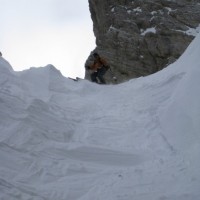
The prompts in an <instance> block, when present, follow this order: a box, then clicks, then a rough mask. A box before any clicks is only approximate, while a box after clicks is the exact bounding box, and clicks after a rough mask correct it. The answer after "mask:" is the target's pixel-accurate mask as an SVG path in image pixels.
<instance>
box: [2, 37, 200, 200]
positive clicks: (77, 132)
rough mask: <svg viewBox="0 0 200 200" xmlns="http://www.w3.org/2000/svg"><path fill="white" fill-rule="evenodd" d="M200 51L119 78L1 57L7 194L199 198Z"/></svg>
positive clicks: (44, 199)
mask: <svg viewBox="0 0 200 200" xmlns="http://www.w3.org/2000/svg"><path fill="white" fill-rule="evenodd" d="M199 53H200V34H199V35H198V36H197V37H196V38H195V40H194V41H193V42H192V44H191V45H190V46H189V47H188V49H187V50H186V52H185V53H184V54H183V55H182V57H181V58H180V59H179V60H178V61H177V62H175V63H174V64H172V65H171V66H169V67H168V68H165V69H164V70H162V71H160V72H158V73H156V74H154V75H151V76H148V77H145V78H138V79H133V80H131V81H129V82H126V83H123V84H119V85H115V86H113V85H105V86H102V85H97V84H93V83H90V82H88V81H86V80H81V81H80V82H74V81H73V80H70V79H67V78H65V77H63V76H62V75H61V73H60V72H59V71H58V70H57V69H56V68H55V67H54V66H52V65H48V66H46V67H43V68H31V69H29V70H26V71H22V72H15V71H13V70H12V67H11V66H10V65H9V63H8V62H7V61H6V60H4V59H3V58H2V57H0V200H8V199H9V200H199V199H200V173H199V169H200V156H199V155H200V103H199V102H200V90H199V85H200V78H199V77H200V56H199V55H200V54H199Z"/></svg>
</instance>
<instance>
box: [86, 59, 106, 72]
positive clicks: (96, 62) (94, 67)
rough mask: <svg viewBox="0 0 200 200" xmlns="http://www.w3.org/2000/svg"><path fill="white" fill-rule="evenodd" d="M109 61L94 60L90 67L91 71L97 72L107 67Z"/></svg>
mask: <svg viewBox="0 0 200 200" xmlns="http://www.w3.org/2000/svg"><path fill="white" fill-rule="evenodd" d="M107 65H108V64H107V61H106V60H105V59H103V58H98V59H95V60H94V63H93V64H92V65H91V66H90V69H91V70H93V71H97V69H100V68H101V67H103V66H107Z"/></svg>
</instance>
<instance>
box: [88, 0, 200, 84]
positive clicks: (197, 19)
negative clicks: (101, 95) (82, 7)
mask: <svg viewBox="0 0 200 200" xmlns="http://www.w3.org/2000/svg"><path fill="white" fill-rule="evenodd" d="M89 7H90V12H91V17H92V20H93V30H94V34H95V37H96V45H97V47H96V49H95V50H94V51H96V52H99V54H101V55H102V56H104V57H105V58H107V60H108V61H109V63H110V65H111V68H112V70H113V72H114V74H115V75H116V76H117V78H118V82H119V83H120V82H123V81H126V80H129V79H131V78H135V77H139V76H146V75H149V74H152V73H155V72H157V71H159V70H161V69H163V68H164V67H166V66H167V65H168V64H170V63H171V62H173V61H175V60H176V59H177V58H178V57H179V56H180V55H181V54H182V53H183V51H184V50H185V49H186V48H187V46H188V45H189V43H190V42H191V41H192V39H193V38H194V36H195V34H197V32H198V31H199V24H200V0H159V1H158V0H145V1H144V0H134V1H133V0H109V1H107V0H89ZM90 60H91V56H89V58H88V60H87V61H86V64H87V63H88V62H89V61H90ZM85 77H86V78H87V79H89V74H88V73H87V71H86V76H85ZM106 79H107V81H108V82H110V81H111V77H110V76H109V74H108V73H107V75H106Z"/></svg>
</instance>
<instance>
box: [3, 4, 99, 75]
mask: <svg viewBox="0 0 200 200" xmlns="http://www.w3.org/2000/svg"><path fill="white" fill-rule="evenodd" d="M0 19H1V20H0V51H2V53H3V56H4V57H5V58H6V59H7V60H8V61H9V62H10V63H11V65H12V66H13V67H14V69H15V70H21V69H24V68H29V67H32V66H35V67H39V66H45V65H47V64H49V63H51V64H53V65H55V66H56V67H57V68H58V69H59V70H61V72H62V73H63V74H64V75H65V76H74V77H75V76H81V77H82V76H83V73H84V68H83V65H84V61H85V59H86V58H87V56H88V55H89V53H90V51H92V50H93V49H94V47H95V39H94V35H93V31H92V20H91V18H90V12H89V8H88V1H87V0H76V1H71V0H0Z"/></svg>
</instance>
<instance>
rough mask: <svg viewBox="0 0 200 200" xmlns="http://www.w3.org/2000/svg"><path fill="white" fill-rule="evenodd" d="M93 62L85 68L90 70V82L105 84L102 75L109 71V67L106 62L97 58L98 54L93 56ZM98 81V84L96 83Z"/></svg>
mask: <svg viewBox="0 0 200 200" xmlns="http://www.w3.org/2000/svg"><path fill="white" fill-rule="evenodd" d="M93 57H94V62H93V64H92V65H90V66H87V68H88V69H90V70H92V73H91V75H90V77H91V80H92V82H96V83H100V84H106V81H105V79H104V77H103V76H104V75H105V73H106V71H107V70H108V69H109V65H108V63H107V61H106V60H105V59H103V58H101V57H100V56H99V54H98V53H94V54H93ZM98 80H99V82H98Z"/></svg>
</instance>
